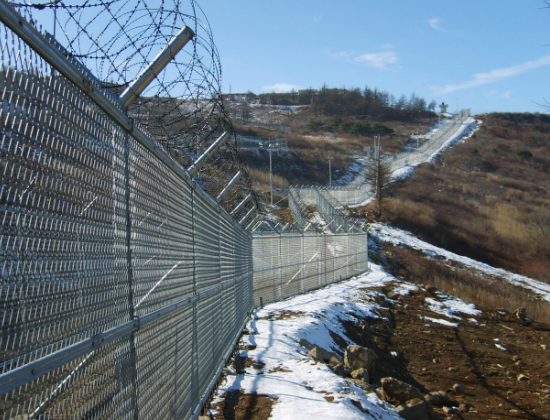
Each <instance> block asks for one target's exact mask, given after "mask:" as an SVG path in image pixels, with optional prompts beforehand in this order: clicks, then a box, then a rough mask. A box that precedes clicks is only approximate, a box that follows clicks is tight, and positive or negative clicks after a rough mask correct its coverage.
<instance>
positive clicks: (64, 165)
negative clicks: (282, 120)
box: [0, 0, 367, 420]
mask: <svg viewBox="0 0 550 420" xmlns="http://www.w3.org/2000/svg"><path fill="white" fill-rule="evenodd" d="M0 20H1V21H2V22H3V24H2V25H1V26H0V34H1V35H0V37H1V39H2V44H1V46H0V48H1V51H2V67H1V70H0V104H1V105H0V106H1V107H0V136H1V137H0V139H1V140H0V141H1V142H0V150H1V153H2V161H1V172H0V184H1V195H0V211H1V216H2V223H1V224H0V281H1V283H0V322H1V324H0V325H1V334H0V396H1V397H2V398H1V401H0V418H1V419H6V420H7V419H27V418H28V419H33V418H34V419H54V418H64V419H81V418H86V419H113V418H116V419H183V418H196V417H197V416H198V414H199V412H200V409H201V407H202V405H203V404H204V402H205V401H206V399H207V398H208V395H209V393H210V391H211V390H212V388H213V386H214V384H215V382H216V380H217V379H218V377H219V375H220V373H221V370H222V368H223V366H224V363H225V361H226V360H227V359H228V357H229V356H230V354H231V352H232V351H233V348H234V345H235V342H236V341H237V339H238V337H239V335H240V332H241V330H242V327H243V326H244V324H245V322H246V321H247V318H248V315H249V313H250V311H251V310H252V309H253V308H254V305H255V304H256V305H257V304H258V302H259V301H260V298H261V299H262V300H265V301H268V300H273V299H278V298H282V297H285V296H289V295H292V294H295V293H300V292H303V291H305V290H308V289H311V288H313V287H318V286H321V285H324V284H327V283H330V282H333V281H336V280H340V279H343V278H346V277H348V276H351V275H354V274H358V273H360V272H362V271H365V270H366V269H367V235H366V232H365V231H364V230H362V229H361V230H360V229H357V230H356V231H355V230H354V231H353V232H352V231H351V230H350V232H346V233H344V232H338V233H337V234H324V235H323V234H319V233H315V232H312V231H310V229H308V227H307V226H306V227H303V228H302V227H299V226H296V227H295V228H291V226H289V225H286V226H284V227H283V228H279V227H278V226H275V227H274V228H273V230H272V231H271V232H269V233H266V232H257V233H256V234H254V235H252V234H251V233H250V232H248V231H247V230H245V229H244V228H243V227H241V225H240V224H239V223H237V221H236V220H235V219H234V217H232V215H230V214H228V213H227V212H226V211H225V210H224V209H223V208H222V207H221V206H220V205H219V203H218V202H217V201H216V199H214V198H213V197H212V196H211V195H210V194H208V193H207V192H206V191H205V190H204V189H203V186H201V185H200V183H199V182H197V181H196V180H194V179H193V178H192V177H191V176H190V175H189V170H188V169H186V168H184V167H183V166H182V165H181V164H180V162H178V161H176V160H175V158H174V157H173V156H172V155H171V154H169V153H168V152H167V151H166V149H165V148H164V147H163V146H162V145H161V144H160V143H159V142H158V140H157V139H156V138H155V137H153V136H152V135H151V134H150V133H149V132H148V131H147V130H145V129H143V128H141V127H140V126H139V124H138V123H136V122H133V121H132V120H131V119H130V118H129V117H128V114H127V110H126V109H125V107H124V106H122V105H121V103H120V99H119V97H117V96H116V95H115V93H114V92H113V90H112V89H111V88H108V87H106V86H105V84H104V83H102V82H101V81H100V80H98V79H96V78H95V77H94V76H93V75H92V73H91V72H90V71H89V70H88V69H86V67H85V66H83V65H82V64H81V63H79V62H78V61H77V60H76V59H74V57H72V56H71V55H70V54H68V53H67V51H66V50H64V49H63V47H61V46H60V45H59V44H57V42H56V41H55V40H54V39H53V38H52V37H49V38H45V37H44V36H42V35H41V34H40V33H39V32H38V31H37V30H36V29H35V27H34V26H33V25H31V24H29V23H27V22H26V21H25V19H23V18H22V17H21V16H20V15H18V14H17V13H16V12H15V11H14V10H13V9H12V8H11V7H10V6H9V5H8V4H7V3H6V2H5V0H0ZM248 201H250V199H248ZM246 202H247V199H245V200H243V201H242V202H241V204H240V205H239V206H240V207H242V206H243V205H244V204H243V203H246ZM239 206H238V207H239ZM242 211H243V212H246V210H242ZM249 213H250V210H248V212H246V215H245V216H244V217H242V218H241V217H240V216H239V217H238V218H239V219H240V220H241V221H243V222H244V221H246V219H247V217H248V215H249ZM236 215H237V213H235V214H234V215H233V216H235V217H237V216H236ZM311 229H314V228H313V227H311Z"/></svg>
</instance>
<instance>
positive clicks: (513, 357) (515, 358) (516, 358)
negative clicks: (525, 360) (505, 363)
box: [512, 354, 521, 362]
mask: <svg viewBox="0 0 550 420" xmlns="http://www.w3.org/2000/svg"><path fill="white" fill-rule="evenodd" d="M518 360H521V357H519V356H518V355H517V354H516V355H514V356H512V361H514V362H517V361H518Z"/></svg>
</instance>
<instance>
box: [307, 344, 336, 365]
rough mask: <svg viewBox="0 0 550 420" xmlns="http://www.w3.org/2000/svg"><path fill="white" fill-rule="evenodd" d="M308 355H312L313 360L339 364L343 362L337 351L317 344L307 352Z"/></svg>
mask: <svg viewBox="0 0 550 420" xmlns="http://www.w3.org/2000/svg"><path fill="white" fill-rule="evenodd" d="M307 357H311V358H312V359H313V360H316V361H317V362H322V363H328V364H331V365H337V364H339V363H342V360H341V359H340V358H339V357H338V355H337V354H336V353H333V352H331V351H328V350H325V349H324V348H322V347H319V346H315V347H313V348H312V349H311V350H310V351H309V352H308V354H307Z"/></svg>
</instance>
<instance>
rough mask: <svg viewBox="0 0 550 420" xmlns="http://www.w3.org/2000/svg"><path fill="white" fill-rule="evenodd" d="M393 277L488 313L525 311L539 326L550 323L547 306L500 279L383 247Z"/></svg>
mask: <svg viewBox="0 0 550 420" xmlns="http://www.w3.org/2000/svg"><path fill="white" fill-rule="evenodd" d="M384 250H385V252H386V254H387V255H386V256H387V257H388V256H389V258H390V259H391V260H393V261H394V264H390V267H392V271H393V274H396V275H398V276H401V277H403V278H404V279H405V280H407V281H412V282H414V283H419V284H425V285H433V286H435V287H437V288H438V289H439V290H441V291H442V292H444V293H447V294H450V295H453V296H456V297H458V298H460V299H464V300H465V301H467V302H470V303H474V304H476V305H479V306H481V307H484V308H487V309H500V308H504V309H506V310H507V311H508V312H513V311H514V310H516V309H517V308H520V307H525V308H527V316H528V317H529V318H532V319H534V320H536V321H539V322H548V319H550V303H548V302H546V301H544V300H541V299H538V298H537V297H536V296H535V295H534V294H533V293H532V292H531V291H529V290H527V289H524V288H522V287H520V286H515V285H513V284H511V283H508V282H507V281H505V280H502V279H500V278H495V277H493V278H489V279H482V278H480V277H479V276H477V275H473V274H471V273H469V272H468V271H467V270H465V269H461V268H460V267H456V266H455V267H450V266H448V265H446V264H445V263H443V262H439V261H435V260H431V259H428V257H427V256H426V255H425V254H423V253H422V252H420V251H416V250H412V249H408V248H399V247H396V246H393V245H389V244H385V245H384Z"/></svg>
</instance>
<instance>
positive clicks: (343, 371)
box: [330, 363, 350, 378]
mask: <svg viewBox="0 0 550 420" xmlns="http://www.w3.org/2000/svg"><path fill="white" fill-rule="evenodd" d="M330 368H331V369H332V371H333V372H334V373H336V374H337V375H338V376H341V377H342V378H345V377H346V376H348V375H349V373H350V372H349V369H348V368H347V367H346V366H345V365H344V364H343V363H338V364H337V365H333V366H330Z"/></svg>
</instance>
